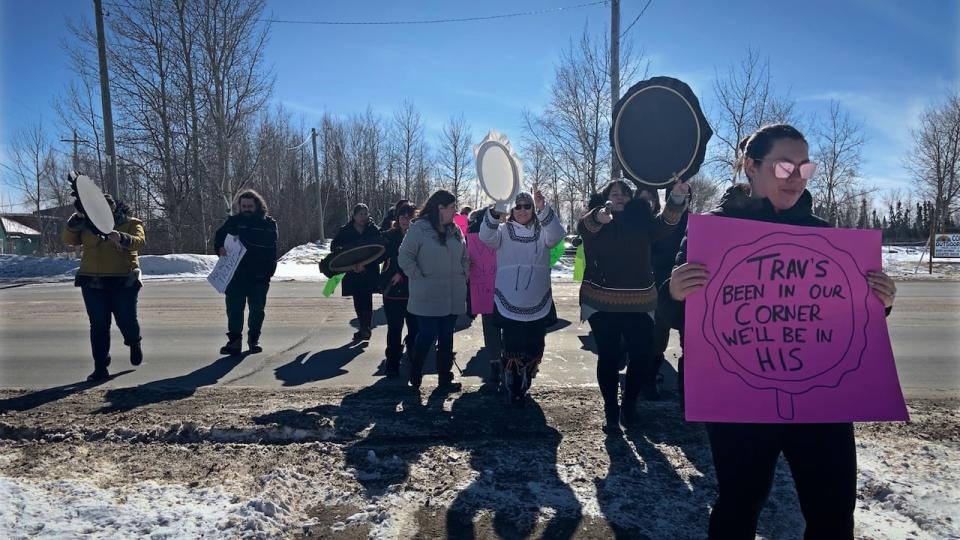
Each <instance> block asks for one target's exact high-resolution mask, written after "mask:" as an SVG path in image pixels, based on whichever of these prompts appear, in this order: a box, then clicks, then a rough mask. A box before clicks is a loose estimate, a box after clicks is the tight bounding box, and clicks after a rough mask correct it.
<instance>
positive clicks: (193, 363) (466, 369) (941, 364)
mask: <svg viewBox="0 0 960 540" xmlns="http://www.w3.org/2000/svg"><path fill="white" fill-rule="evenodd" d="M0 287H2V288H0V387H2V388H28V389H45V388H55V387H59V386H65V385H71V384H74V383H77V382H78V381H82V380H84V379H85V377H86V375H87V374H88V373H89V372H90V371H91V370H92V360H91V358H90V345H89V340H88V328H89V326H88V322H87V316H86V313H85V311H84V308H83V301H82V299H81V297H80V292H79V290H78V289H76V288H75V287H73V286H72V284H64V283H59V284H31V285H23V286H12V285H11V284H6V285H0ZM898 287H899V293H898V297H897V305H896V309H895V310H894V312H893V314H892V315H891V316H890V317H889V318H888V319H887V322H888V326H889V329H890V336H891V342H892V344H893V350H894V356H895V358H896V361H897V369H898V372H899V375H900V382H901V386H902V387H903V389H904V394H905V396H906V397H907V398H938V397H950V396H956V395H958V394H960V361H958V360H960V284H958V283H952V282H900V283H899V284H898ZM577 290H578V284H575V283H572V282H558V283H555V284H554V296H555V298H556V300H557V304H558V314H559V317H560V319H561V322H560V323H559V325H558V326H557V327H555V329H554V330H553V331H552V332H551V333H550V334H549V335H548V336H547V348H546V354H545V358H544V361H543V364H542V365H541V372H540V375H538V377H537V379H536V381H535V383H534V384H535V385H538V386H539V385H546V386H595V384H596V375H595V369H596V356H595V355H594V353H593V352H592V351H591V349H592V346H593V344H592V338H591V337H590V336H589V325H588V324H586V323H583V324H581V323H580V322H579V320H578V319H579V307H578V305H577ZM374 305H375V307H378V306H379V305H380V300H379V299H377V298H375V299H374ZM139 313H140V323H141V327H142V334H143V348H144V353H145V361H144V363H143V365H141V366H139V367H137V368H133V367H132V366H130V364H129V361H128V353H127V350H126V347H124V346H123V341H122V338H121V336H120V334H119V331H118V330H117V329H116V328H114V330H113V363H112V365H111V373H113V374H114V375H115V376H114V378H113V379H111V380H110V381H109V382H107V383H105V384H104V385H103V386H104V387H106V388H110V387H120V388H122V387H136V386H146V387H150V388H161V387H168V386H175V387H187V388H198V387H202V386H209V385H227V386H256V387H261V388H275V389H282V388H307V387H338V386H368V385H372V384H373V383H375V382H376V381H377V380H378V379H380V377H381V375H382V362H383V358H384V355H383V349H384V346H385V341H386V321H385V318H384V316H383V311H382V310H380V309H378V310H377V312H376V314H375V321H374V322H375V324H376V328H375V329H374V331H373V337H372V339H371V340H370V342H369V343H355V342H352V340H351V336H352V334H353V332H354V331H355V328H354V327H352V326H351V324H355V321H354V320H353V319H354V315H353V309H352V303H351V301H350V299H349V298H341V297H338V296H335V297H331V298H324V297H323V296H322V294H321V286H320V285H319V284H317V283H305V282H274V283H273V284H272V285H271V289H270V294H269V298H268V302H267V317H266V323H265V326H264V332H263V346H264V351H263V352H262V353H260V354H256V355H243V356H239V357H224V356H222V355H220V354H219V352H218V351H219V348H220V346H222V345H223V344H224V343H225V339H226V338H225V336H224V332H225V329H226V328H225V327H226V315H225V313H224V308H223V298H222V297H221V296H220V295H218V294H217V293H216V292H215V291H214V290H213V289H212V288H211V287H210V286H209V285H208V284H207V283H206V282H197V281H149V282H147V283H146V285H145V286H144V288H143V290H142V291H141V295H140V304H139ZM467 322H468V321H467V319H466V318H461V321H460V324H459V325H458V328H460V329H459V330H458V332H457V333H456V337H455V349H456V352H457V364H458V365H459V366H460V368H462V369H463V376H462V380H463V382H464V383H465V384H466V385H468V386H471V385H477V386H479V385H480V384H481V382H482V381H481V377H482V376H483V375H484V374H485V373H486V371H487V369H488V368H487V360H486V355H485V352H483V351H482V350H480V349H481V347H482V344H483V338H482V333H481V329H480V320H479V319H477V320H476V321H475V322H474V323H473V324H472V325H469V326H467ZM678 355H679V348H678V343H677V336H676V333H675V332H674V333H673V335H672V337H671V346H670V349H669V350H668V351H667V358H668V360H669V361H670V365H668V366H665V367H664V370H663V374H664V377H665V387H666V389H667V390H670V389H672V388H674V386H675V381H676V371H675V365H676V357H677V356H678ZM426 372H427V373H428V374H429V373H434V371H433V365H432V362H430V363H428V365H427V370H426ZM424 384H425V385H426V386H431V385H433V384H435V377H434V378H431V377H430V376H429V375H428V376H427V377H426V378H425V382H424Z"/></svg>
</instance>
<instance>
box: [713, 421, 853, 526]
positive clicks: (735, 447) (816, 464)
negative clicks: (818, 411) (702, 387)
mask: <svg viewBox="0 0 960 540" xmlns="http://www.w3.org/2000/svg"><path fill="white" fill-rule="evenodd" d="M707 435H709V437H710V450H711V452H712V453H713V466H714V469H715V470H716V475H717V488H718V492H719V493H718V495H717V502H716V503H715V504H714V505H713V511H712V512H711V513H710V538H723V539H727V538H732V539H738V538H749V539H751V540H752V539H753V538H754V535H755V533H756V530H757V519H758V518H759V517H760V511H761V510H762V509H763V504H764V502H766V500H767V495H768V494H769V493H770V486H771V485H772V484H773V474H774V471H775V469H776V466H777V459H778V458H779V457H780V453H781V452H782V453H783V455H784V457H785V458H786V460H787V463H788V464H789V465H790V472H791V473H792V474H793V482H794V484H795V485H796V488H797V497H798V498H799V499H800V510H801V511H802V512H803V517H804V519H805V520H806V522H807V526H806V530H805V531H804V535H803V536H804V538H811V539H812V538H817V539H819V538H828V539H832V538H853V511H854V508H855V507H856V502H857V451H856V446H855V442H854V437H853V424H792V425H791V424H727V423H708V424H707Z"/></svg>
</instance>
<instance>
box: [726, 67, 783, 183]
mask: <svg viewBox="0 0 960 540" xmlns="http://www.w3.org/2000/svg"><path fill="white" fill-rule="evenodd" d="M713 90H714V93H715V95H716V101H717V103H718V109H717V110H716V111H714V112H713V114H710V115H709V118H710V125H711V127H712V128H713V133H714V142H713V144H712V145H711V146H712V147H713V148H712V151H711V153H710V158H709V160H708V163H709V164H710V165H711V166H712V167H713V171H714V174H716V176H717V177H719V178H726V177H727V175H730V178H731V183H734V184H735V183H737V181H738V177H739V175H738V173H737V172H736V171H735V170H734V164H735V163H736V161H737V148H738V144H739V143H740V140H741V139H743V137H745V136H747V135H749V134H750V133H752V132H753V131H755V130H756V129H757V128H759V127H761V126H763V125H764V124H769V123H772V122H791V121H792V120H793V116H794V112H793V108H794V103H793V101H792V100H790V99H789V98H786V97H780V96H777V95H775V94H774V93H773V91H772V90H771V88H770V62H769V60H767V59H765V58H761V56H760V54H759V53H758V52H756V51H754V50H753V49H748V50H747V54H746V56H745V57H744V58H743V60H741V61H740V63H739V64H738V65H730V66H729V67H728V68H727V71H726V73H725V74H723V75H721V74H720V73H719V72H717V74H716V78H715V82H714V85H713Z"/></svg>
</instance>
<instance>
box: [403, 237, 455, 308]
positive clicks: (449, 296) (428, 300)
mask: <svg viewBox="0 0 960 540" xmlns="http://www.w3.org/2000/svg"><path fill="white" fill-rule="evenodd" d="M447 227H448V228H447V239H446V243H444V244H441V243H440V241H439V240H438V234H437V231H436V229H434V228H433V225H431V224H430V221H428V220H427V219H418V220H416V221H414V222H413V223H411V224H410V230H409V231H407V234H406V236H404V237H403V242H402V243H401V244H400V253H399V256H398V257H397V261H398V262H399V263H400V268H402V269H403V272H404V273H405V274H407V277H408V278H409V279H410V300H409V301H408V303H407V311H409V312H410V313H413V314H414V315H420V316H423V317H442V316H444V315H459V314H461V313H465V312H466V311H467V276H468V275H469V273H470V258H469V256H468V255H467V244H466V242H465V241H464V238H463V233H461V232H460V229H459V228H458V227H457V226H456V225H454V224H452V223H451V224H450V225H448V226H447Z"/></svg>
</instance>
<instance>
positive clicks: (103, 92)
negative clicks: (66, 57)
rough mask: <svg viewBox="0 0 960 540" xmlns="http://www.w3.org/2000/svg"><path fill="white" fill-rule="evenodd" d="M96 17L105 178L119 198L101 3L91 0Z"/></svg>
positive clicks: (111, 192) (112, 191)
mask: <svg viewBox="0 0 960 540" xmlns="http://www.w3.org/2000/svg"><path fill="white" fill-rule="evenodd" d="M93 7H94V11H96V17H97V55H98V56H99V57H100V102H101V104H102V107H103V138H104V139H105V140H106V153H107V178H106V179H105V180H106V182H105V183H106V184H107V186H106V187H108V188H109V189H110V194H111V195H113V198H114V199H116V200H119V199H120V186H119V185H118V184H117V154H116V149H115V148H114V145H113V112H112V111H111V109H110V75H109V73H107V44H106V38H105V37H104V32H103V4H102V3H101V0H93Z"/></svg>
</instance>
